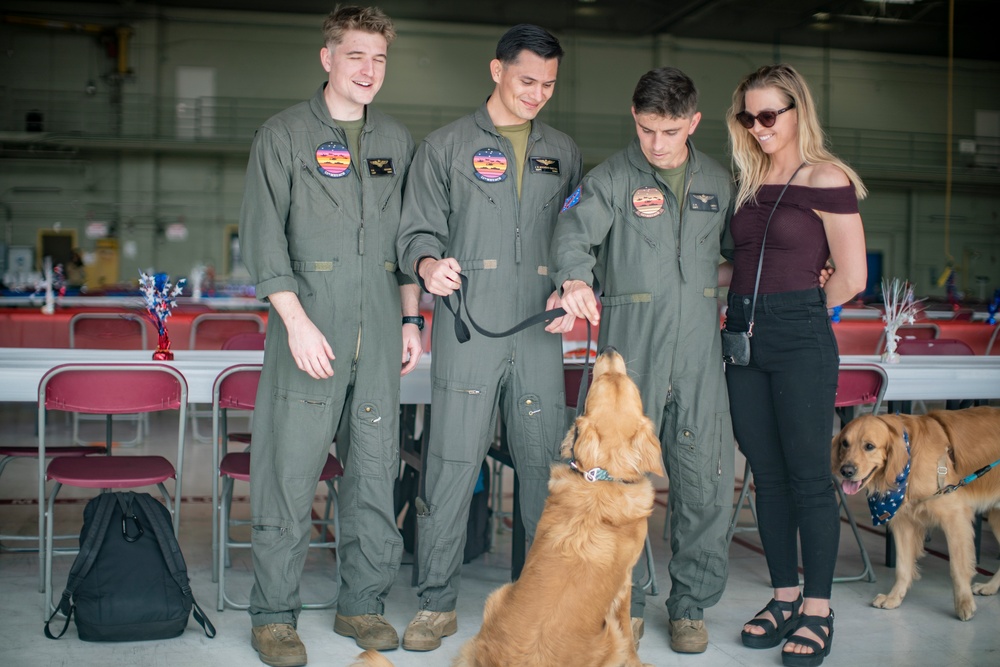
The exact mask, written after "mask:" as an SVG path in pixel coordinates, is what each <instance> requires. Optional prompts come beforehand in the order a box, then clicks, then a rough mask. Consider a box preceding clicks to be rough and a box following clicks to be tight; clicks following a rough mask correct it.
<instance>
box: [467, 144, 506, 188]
mask: <svg viewBox="0 0 1000 667" xmlns="http://www.w3.org/2000/svg"><path fill="white" fill-rule="evenodd" d="M472 168H473V169H474V170H475V172H476V178H478V179H479V180H481V181H486V182H487V183H499V182H500V181H502V180H504V179H505V178H507V156H506V155H504V154H503V153H501V152H500V151H499V150H498V149H496V148H480V149H479V150H478V151H476V154H475V155H473V156H472Z"/></svg>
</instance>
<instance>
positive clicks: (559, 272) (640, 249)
mask: <svg viewBox="0 0 1000 667" xmlns="http://www.w3.org/2000/svg"><path fill="white" fill-rule="evenodd" d="M688 149H689V158H688V168H687V174H686V176H685V181H684V182H685V187H684V195H683V197H682V198H680V201H678V198H677V197H675V196H674V195H673V193H672V192H671V191H670V189H669V188H668V187H667V186H666V184H665V183H664V182H663V181H662V180H661V179H660V178H659V176H658V175H657V173H656V171H655V169H654V168H653V167H652V166H650V164H649V162H648V161H647V160H646V158H645V156H644V155H643V154H642V150H641V148H640V146H639V141H638V139H634V140H633V141H632V143H631V145H629V147H628V148H627V149H625V150H624V151H621V152H619V153H617V154H615V155H613V156H612V157H610V158H609V159H608V160H606V161H605V162H603V163H602V164H600V165H599V166H597V167H596V168H595V169H594V170H593V171H591V172H590V173H589V174H587V176H586V178H584V180H583V183H582V184H581V186H580V191H579V193H578V203H575V204H573V202H572V200H571V201H570V202H567V206H568V208H567V210H565V211H564V212H563V213H562V215H560V216H559V222H558V223H557V224H556V231H555V234H554V235H553V238H552V262H551V264H552V268H553V277H554V280H555V283H556V285H559V286H560V287H561V286H562V284H563V283H564V282H565V281H567V280H582V281H584V282H586V283H587V284H590V285H593V284H594V280H595V278H596V280H597V283H598V284H599V285H600V287H601V288H602V290H603V296H601V306H602V313H601V327H600V333H599V335H598V347H599V348H600V347H603V346H604V345H613V346H615V347H616V348H618V351H619V352H621V354H622V356H623V357H624V358H625V362H626V363H627V364H628V368H629V371H630V373H631V374H632V375H633V376H634V378H635V380H636V383H637V384H638V385H639V390H640V392H641V393H642V399H643V407H644V409H645V411H646V414H647V416H649V418H650V419H652V420H653V423H654V424H658V425H660V431H659V436H660V442H661V444H662V446H663V453H664V462H665V464H666V469H667V474H668V476H669V478H670V527H671V538H670V544H671V548H672V550H673V556H672V558H671V560H670V565H669V570H670V578H671V584H672V585H671V590H670V596H669V598H668V599H667V608H668V611H669V613H670V618H671V619H680V618H684V617H688V618H691V619H693V620H699V619H701V618H702V617H703V609H704V608H705V607H709V606H711V605H713V604H715V603H716V602H717V601H718V600H719V598H720V597H721V595H722V591H723V589H724V587H725V583H726V576H727V563H728V545H727V543H726V531H727V528H728V522H729V512H730V508H731V506H732V500H733V498H732V494H733V459H734V456H735V447H734V440H733V431H732V422H731V420H730V418H729V401H728V396H727V393H726V383H725V377H724V375H723V362H722V350H721V345H722V344H721V339H720V335H719V311H718V306H717V302H716V294H717V291H718V264H719V261H720V256H719V248H720V244H721V242H722V239H723V237H724V236H725V235H726V234H727V233H728V227H729V219H730V217H731V216H732V205H733V202H732V178H731V177H730V175H729V172H728V171H726V170H725V169H724V168H722V167H721V166H720V165H719V164H718V163H717V162H715V161H714V160H712V159H711V158H709V157H707V156H706V155H704V154H702V153H699V152H698V151H696V150H695V149H694V146H693V145H692V144H691V142H690V141H689V142H688ZM576 198H577V193H574V199H576ZM639 568H642V565H639V566H638V568H637V569H639ZM644 604H645V595H644V591H642V589H641V588H639V587H637V586H633V595H632V616H639V617H641V616H642V610H643V606H644Z"/></svg>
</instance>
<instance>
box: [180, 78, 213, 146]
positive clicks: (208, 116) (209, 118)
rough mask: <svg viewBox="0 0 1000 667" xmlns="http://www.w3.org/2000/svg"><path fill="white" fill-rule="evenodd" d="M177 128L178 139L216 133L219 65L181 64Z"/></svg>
mask: <svg viewBox="0 0 1000 667" xmlns="http://www.w3.org/2000/svg"><path fill="white" fill-rule="evenodd" d="M176 90H177V103H176V109H177V111H176V121H175V122H176V128H177V130H176V131H177V138H178V139H207V138H211V137H213V136H214V135H215V68H214V67H186V66H182V67H178V68H177V87H176Z"/></svg>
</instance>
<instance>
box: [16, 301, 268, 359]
mask: <svg viewBox="0 0 1000 667" xmlns="http://www.w3.org/2000/svg"><path fill="white" fill-rule="evenodd" d="M126 312H127V313H135V314H137V315H140V316H142V314H143V311H141V310H139V309H123V308H111V307H108V308H59V309H57V310H56V312H55V313H53V314H52V315H45V314H43V313H42V312H41V311H40V310H39V309H35V308H2V309H0V347H62V348H68V347H69V321H70V320H71V319H72V318H73V316H74V315H76V314H77V313H126ZM206 312H212V311H211V309H209V308H207V307H206V308H198V307H194V306H184V307H180V306H178V307H177V308H176V309H175V310H174V312H173V313H171V315H170V318H169V319H168V320H167V331H168V332H169V334H170V347H171V349H174V350H186V349H188V343H189V339H190V337H191V323H192V322H193V321H194V318H195V317H197V316H198V315H201V314H202V313H206ZM257 314H259V315H260V316H261V317H262V318H263V319H264V321H265V322H266V321H267V311H259V312H257ZM199 329H200V327H199ZM156 340H157V334H156V329H155V328H154V327H153V325H152V324H151V323H150V324H148V325H147V327H146V347H148V348H149V349H150V350H155V349H156Z"/></svg>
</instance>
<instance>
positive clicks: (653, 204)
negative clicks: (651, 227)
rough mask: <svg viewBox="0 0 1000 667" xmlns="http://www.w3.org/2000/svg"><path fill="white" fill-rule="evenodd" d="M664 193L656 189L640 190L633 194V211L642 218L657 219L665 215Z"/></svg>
mask: <svg viewBox="0 0 1000 667" xmlns="http://www.w3.org/2000/svg"><path fill="white" fill-rule="evenodd" d="M664 201H665V199H664V197H663V193H662V192H660V191H659V190H657V189H656V188H648V187H647V188H639V189H638V190H636V191H635V192H633V193H632V209H633V210H634V211H635V214H636V215H637V216H639V217H640V218H655V217H656V216H658V215H662V214H663V202H664Z"/></svg>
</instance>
